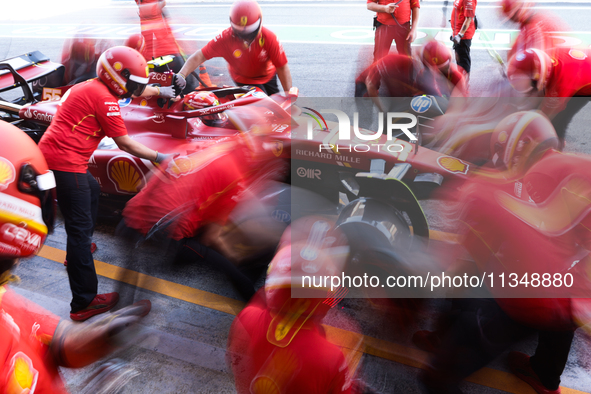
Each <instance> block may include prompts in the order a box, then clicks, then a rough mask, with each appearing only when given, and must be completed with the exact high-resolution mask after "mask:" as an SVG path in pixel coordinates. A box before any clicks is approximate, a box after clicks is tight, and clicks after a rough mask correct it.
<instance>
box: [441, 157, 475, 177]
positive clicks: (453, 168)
mask: <svg viewBox="0 0 591 394" xmlns="http://www.w3.org/2000/svg"><path fill="white" fill-rule="evenodd" d="M437 164H439V167H441V168H443V169H444V170H445V171H447V172H451V173H452V174H466V173H468V168H470V166H469V165H468V163H464V162H463V161H462V160H460V159H456V158H455V157H451V156H441V157H439V158H438V159H437Z"/></svg>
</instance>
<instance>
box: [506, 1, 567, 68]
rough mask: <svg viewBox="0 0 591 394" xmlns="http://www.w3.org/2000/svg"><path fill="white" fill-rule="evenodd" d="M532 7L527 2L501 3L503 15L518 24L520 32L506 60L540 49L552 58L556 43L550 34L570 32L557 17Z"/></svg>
mask: <svg viewBox="0 0 591 394" xmlns="http://www.w3.org/2000/svg"><path fill="white" fill-rule="evenodd" d="M533 6H534V2H530V1H527V0H502V1H501V11H502V13H503V15H504V16H505V17H506V18H508V19H509V20H511V21H512V22H515V23H518V24H519V30H520V32H519V35H518V36H517V39H516V40H515V43H514V44H513V46H512V47H511V49H510V50H509V52H508V53H507V59H511V57H513V55H515V53H517V52H519V51H525V50H526V49H529V48H536V49H541V50H542V51H544V52H546V53H548V55H550V57H554V53H553V52H554V49H555V48H556V43H555V39H554V38H553V37H552V36H553V35H554V34H552V33H555V32H566V31H569V30H570V27H569V26H568V24H567V23H566V22H564V21H563V20H562V19H560V18H559V17H558V16H557V15H553V14H549V13H545V12H543V11H537V10H534V8H533Z"/></svg>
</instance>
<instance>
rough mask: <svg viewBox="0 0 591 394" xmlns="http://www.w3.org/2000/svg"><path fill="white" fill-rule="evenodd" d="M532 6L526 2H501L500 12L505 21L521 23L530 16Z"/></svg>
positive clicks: (519, 0) (514, 0)
mask: <svg viewBox="0 0 591 394" xmlns="http://www.w3.org/2000/svg"><path fill="white" fill-rule="evenodd" d="M532 5H533V3H532V2H529V1H526V0H501V12H502V13H503V15H505V17H506V18H507V19H509V20H512V21H513V22H517V23H523V22H525V21H526V20H527V19H528V18H529V16H530V14H531V11H530V7H531V6H532Z"/></svg>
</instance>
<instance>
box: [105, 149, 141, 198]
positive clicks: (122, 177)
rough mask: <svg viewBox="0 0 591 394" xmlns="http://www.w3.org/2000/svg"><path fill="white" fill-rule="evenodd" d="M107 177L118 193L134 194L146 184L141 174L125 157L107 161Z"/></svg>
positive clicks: (134, 163)
mask: <svg viewBox="0 0 591 394" xmlns="http://www.w3.org/2000/svg"><path fill="white" fill-rule="evenodd" d="M107 175H108V176H109V179H110V180H111V182H113V184H114V185H115V189H117V191H118V192H119V193H125V194H135V193H137V192H139V191H140V189H141V188H142V187H143V186H144V185H145V184H146V178H145V177H144V174H143V172H142V171H141V170H140V169H139V167H138V165H137V164H136V162H135V161H134V160H133V159H131V158H129V157H127V156H115V157H114V158H112V159H111V160H109V163H107Z"/></svg>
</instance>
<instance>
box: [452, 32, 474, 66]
mask: <svg viewBox="0 0 591 394" xmlns="http://www.w3.org/2000/svg"><path fill="white" fill-rule="evenodd" d="M471 46H472V39H471V38H470V39H468V40H460V44H459V45H456V44H454V51H456V63H458V66H460V67H462V68H463V69H464V70H466V72H467V73H469V72H470V68H471V67H472V58H471V57H470V47H471Z"/></svg>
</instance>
